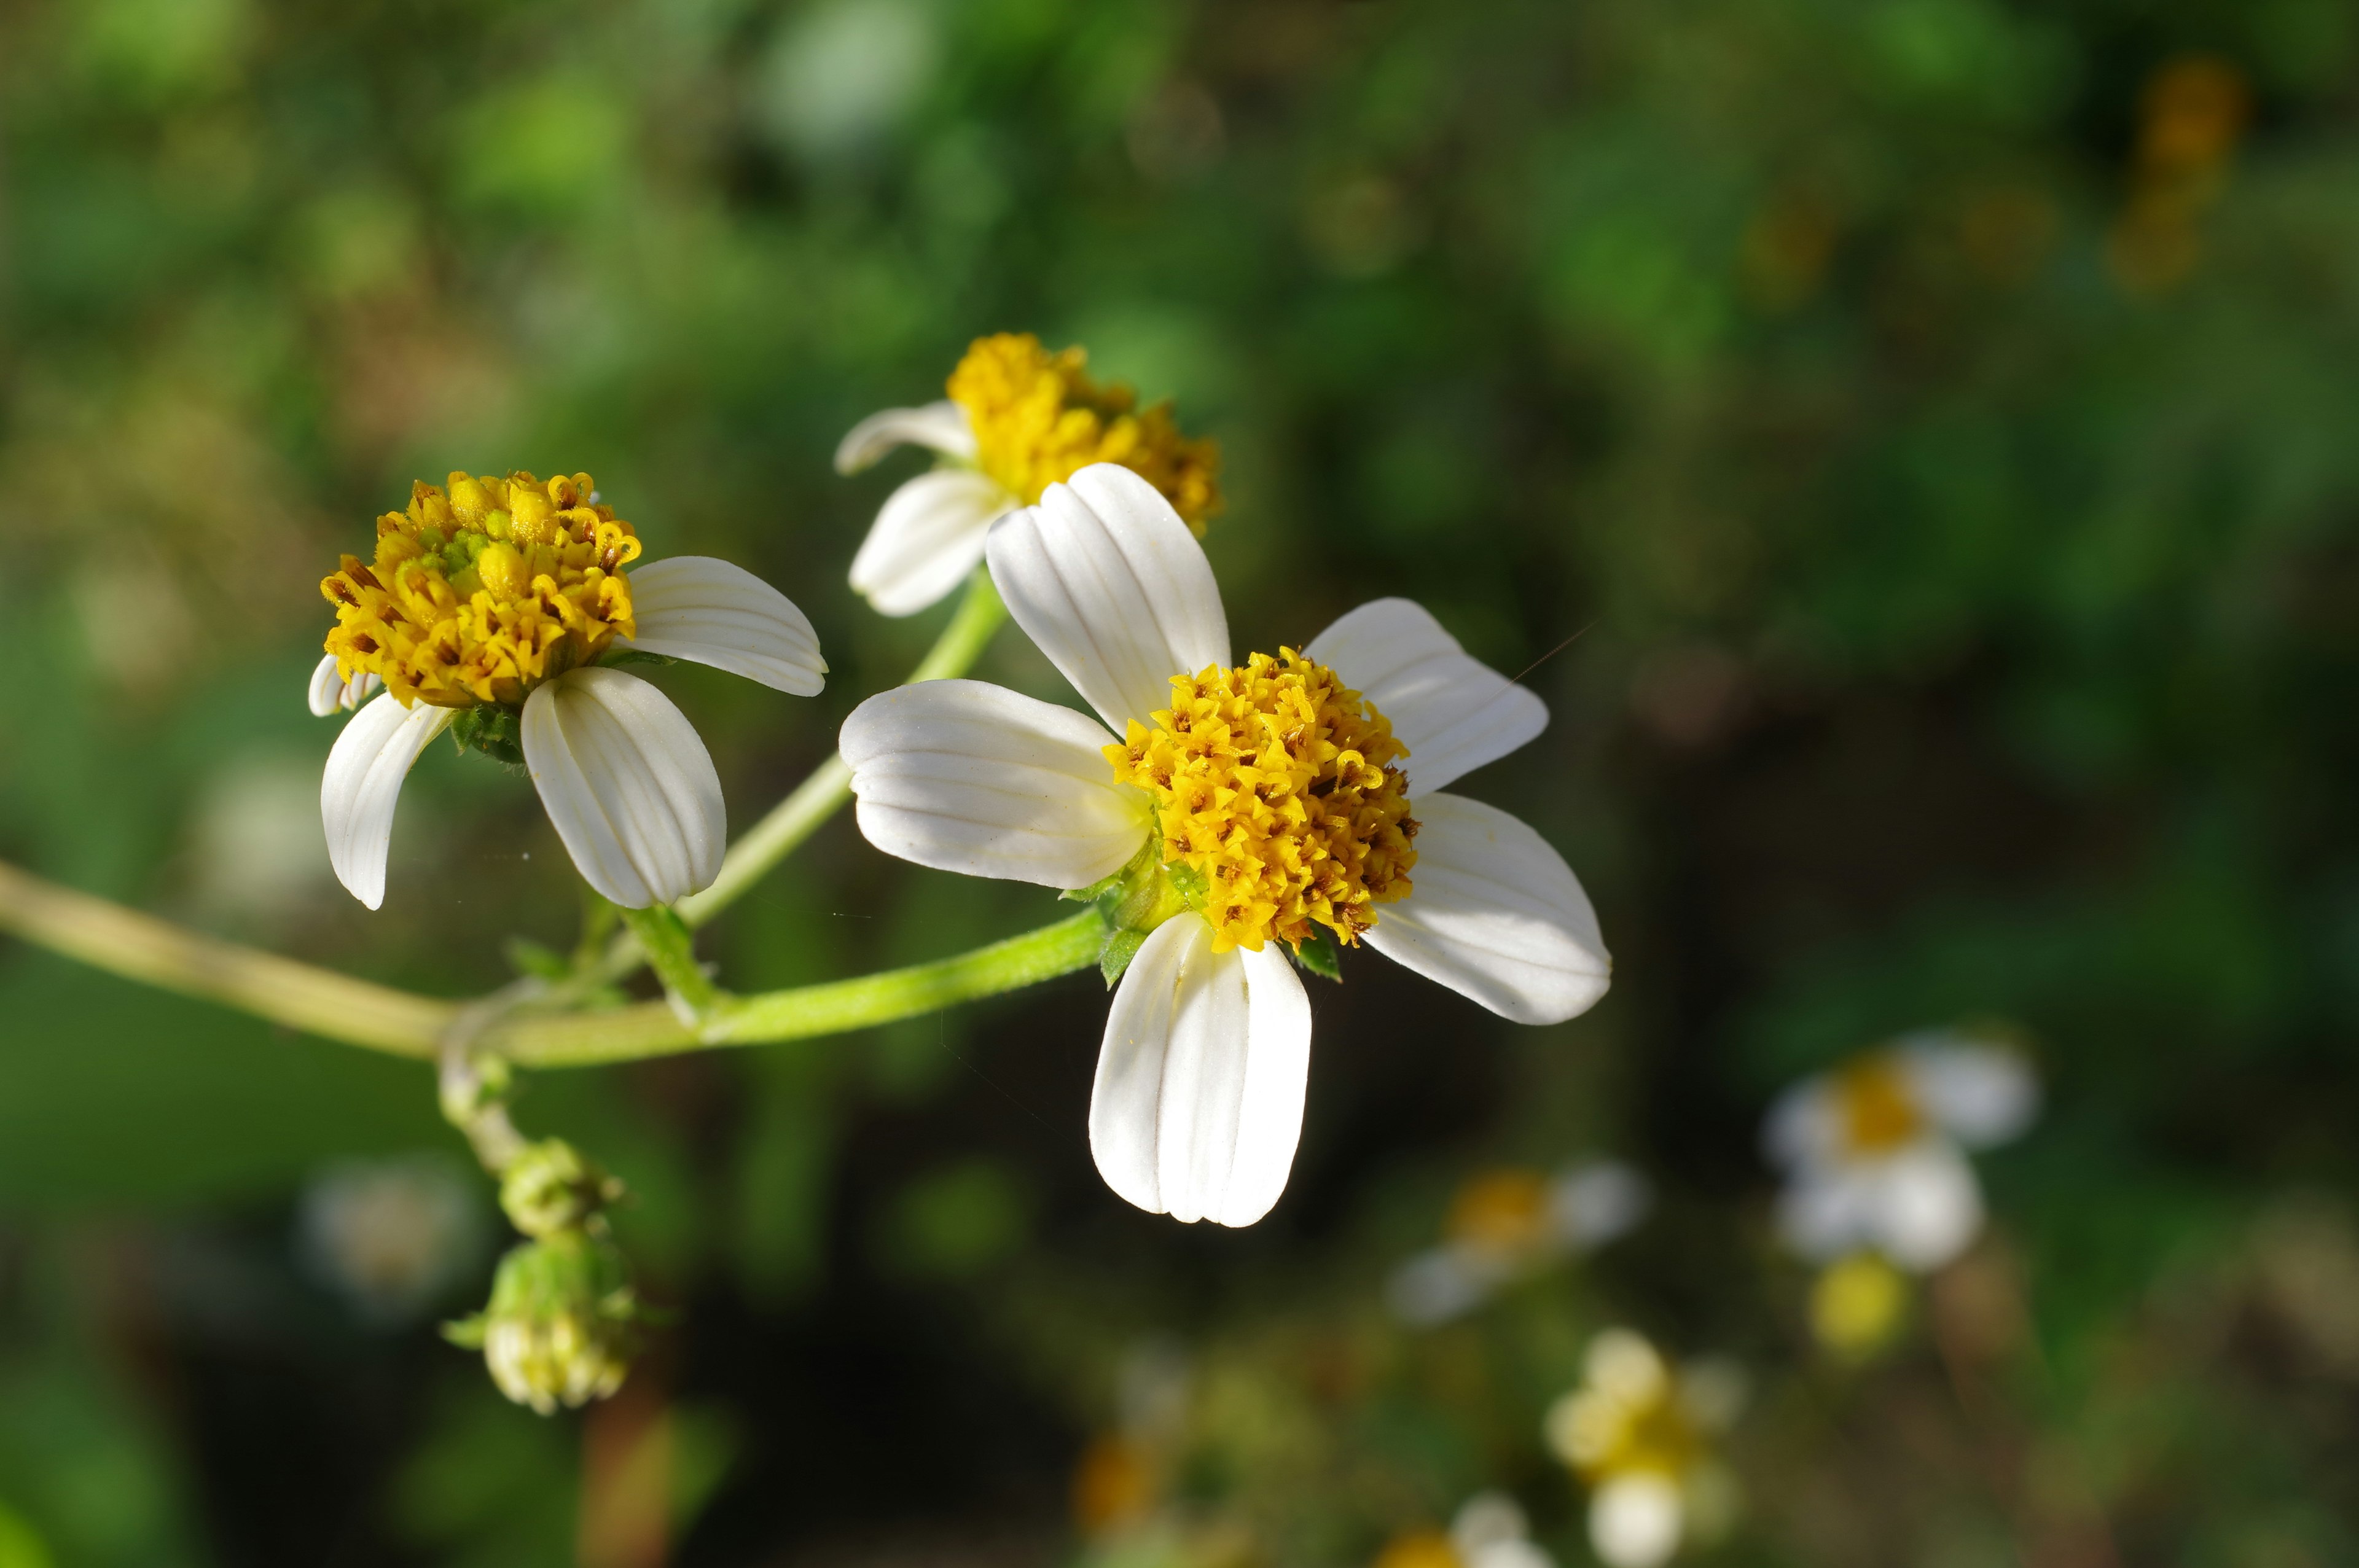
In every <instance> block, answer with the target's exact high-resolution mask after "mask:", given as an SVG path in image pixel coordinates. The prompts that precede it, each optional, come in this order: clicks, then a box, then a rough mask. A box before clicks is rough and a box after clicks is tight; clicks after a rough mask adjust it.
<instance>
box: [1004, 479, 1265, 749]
mask: <svg viewBox="0 0 2359 1568" xmlns="http://www.w3.org/2000/svg"><path fill="white" fill-rule="evenodd" d="M988 553H989V556H990V559H991V576H992V579H993V580H994V581H995V582H996V583H997V584H998V585H999V593H1000V597H1001V598H1003V599H1005V600H1007V609H1008V612H1009V613H1010V614H1012V615H1014V616H1015V617H1016V624H1017V625H1018V626H1021V627H1023V628H1024V632H1025V635H1027V636H1028V637H1030V638H1031V639H1032V641H1033V642H1035V643H1038V644H1039V647H1040V651H1041V652H1042V653H1044V654H1048V655H1049V663H1050V664H1053V665H1056V666H1057V668H1058V669H1059V670H1060V671H1062V672H1063V673H1064V676H1065V678H1066V679H1067V680H1069V681H1071V682H1072V683H1073V689H1074V690H1075V691H1078V692H1080V693H1081V694H1082V697H1084V698H1085V699H1087V701H1088V702H1089V705H1090V706H1091V707H1092V708H1096V709H1097V710H1098V713H1099V715H1100V716H1101V717H1103V719H1105V721H1106V722H1107V723H1108V724H1110V725H1112V726H1113V727H1114V733H1115V734H1117V735H1121V734H1123V733H1125V725H1126V724H1127V723H1128V722H1129V721H1130V720H1131V719H1138V720H1140V721H1141V722H1142V723H1143V722H1146V721H1147V718H1148V716H1149V715H1150V714H1152V713H1154V712H1155V710H1156V709H1158V708H1169V707H1170V706H1171V677H1172V676H1176V675H1194V674H1196V673H1198V672H1199V671H1201V670H1202V669H1203V668H1204V667H1205V666H1206V665H1226V664H1227V663H1228V662H1229V622H1228V615H1227V612H1226V611H1223V609H1222V608H1221V590H1220V588H1219V586H1218V585H1216V584H1215V583H1214V582H1213V581H1212V563H1211V562H1210V561H1208V560H1206V559H1205V558H1204V549H1203V546H1201V545H1199V544H1197V543H1196V535H1193V534H1190V532H1189V531H1188V524H1185V523H1182V522H1181V521H1180V514H1178V513H1177V512H1174V511H1172V510H1171V503H1169V502H1168V501H1166V500H1164V499H1163V495H1162V492H1159V491H1158V490H1157V489H1156V488H1155V487H1154V486H1153V485H1151V484H1149V483H1147V481H1145V480H1143V479H1141V478H1139V477H1138V475H1136V474H1135V473H1133V472H1131V471H1130V470H1128V469H1126V468H1123V467H1121V466H1120V465H1119V464H1115V463H1095V464H1093V465H1092V466H1090V467H1088V468H1085V469H1083V470H1082V471H1081V472H1079V473H1077V474H1075V475H1074V476H1073V477H1072V478H1071V480H1070V481H1067V482H1066V483H1064V484H1052V485H1050V486H1049V489H1048V491H1047V492H1046V493H1045V494H1043V495H1042V496H1041V497H1040V504H1039V505H1038V506H1029V507H1027V508H1025V509H1024V510H1023V511H1021V512H1018V513H1016V514H1013V515H1011V516H1008V517H1005V518H1002V519H1001V520H1000V521H999V523H998V524H996V525H995V526H994V527H993V529H992V530H991V540H990V545H989V552H988Z"/></svg>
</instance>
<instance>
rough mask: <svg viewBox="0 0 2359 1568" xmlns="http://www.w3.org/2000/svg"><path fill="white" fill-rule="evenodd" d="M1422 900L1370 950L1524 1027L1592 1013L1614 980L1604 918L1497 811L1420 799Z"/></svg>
mask: <svg viewBox="0 0 2359 1568" xmlns="http://www.w3.org/2000/svg"><path fill="white" fill-rule="evenodd" d="M1410 810H1411V811H1412V812H1413V813H1414V814H1415V815H1416V816H1417V819H1418V821H1419V824H1421V827H1420V829H1419V833H1418V836H1417V868H1416V870H1415V871H1411V872H1410V873H1409V875H1410V881H1412V882H1413V883H1414V891H1412V892H1410V893H1409V895H1408V898H1406V899H1404V900H1402V901H1401V902H1400V903H1387V904H1383V905H1380V906H1378V908H1377V912H1376V924H1375V929H1374V930H1372V931H1370V932H1369V933H1368V934H1367V936H1366V938H1365V940H1366V941H1367V944H1368V946H1371V947H1374V948H1375V950H1376V951H1377V952H1379V953H1382V954H1383V955H1384V956H1385V957H1387V958H1390V959H1392V960H1393V961H1394V962H1395V963H1397V964H1401V965H1405V966H1407V967H1408V968H1411V969H1414V970H1416V971H1417V972H1418V973H1419V974H1420V975H1423V976H1424V977H1425V978H1426V979H1430V980H1433V981H1435V982H1437V983H1439V984H1441V985H1445V986H1448V987H1449V988H1450V989H1451V990H1454V991H1456V992H1457V993H1458V994H1459V995H1461V996H1463V997H1466V998H1468V999H1469V1000H1473V1001H1477V1002H1480V1003H1482V1004H1483V1005H1484V1007H1487V1008H1489V1009H1490V1010H1491V1011H1493V1012H1495V1013H1497V1014H1498V1015H1499V1016H1500V1017H1502V1018H1508V1019H1513V1020H1514V1021H1515V1022H1517V1023H1561V1022H1564V1021H1565V1020H1566V1019H1568V1018H1571V1017H1573V1016H1575V1015H1577V1014H1579V1013H1582V1012H1585V1011H1588V1010H1589V1008H1590V1007H1591V1005H1592V1004H1593V1003H1594V1002H1595V1001H1596V1000H1597V999H1598V998H1599V997H1602V996H1603V995H1604V994H1605V988H1606V985H1607V984H1608V982H1609V981H1610V979H1612V975H1613V968H1614V961H1613V960H1612V959H1611V958H1609V957H1607V956H1606V953H1605V941H1604V938H1603V936H1601V935H1599V934H1598V930H1597V912H1596V911H1595V910H1593V909H1592V908H1591V907H1590V904H1589V895H1588V894H1587V893H1585V892H1582V891H1581V883H1580V881H1579V880H1578V879H1576V878H1575V877H1574V876H1573V874H1572V868H1571V867H1570V866H1568V865H1566V864H1565V863H1564V857H1563V856H1561V855H1560V854H1558V853H1557V852H1556V850H1555V849H1554V848H1553V847H1552V846H1551V845H1550V844H1549V841H1548V840H1547V839H1545V838H1541V837H1540V836H1539V835H1538V833H1535V832H1533V831H1532V830H1531V828H1530V827H1527V826H1526V825H1525V824H1524V823H1522V822H1520V821H1518V820H1517V818H1515V817H1513V816H1508V815H1507V814H1506V812H1504V811H1501V810H1500V809H1499V808H1498V807H1497V806H1485V805H1484V804H1483V803H1482V802H1481V801H1478V800H1468V799H1466V798H1465V797H1464V796H1462V795H1419V796H1417V797H1416V798H1415V799H1414V800H1413V801H1412V802H1411V804H1410Z"/></svg>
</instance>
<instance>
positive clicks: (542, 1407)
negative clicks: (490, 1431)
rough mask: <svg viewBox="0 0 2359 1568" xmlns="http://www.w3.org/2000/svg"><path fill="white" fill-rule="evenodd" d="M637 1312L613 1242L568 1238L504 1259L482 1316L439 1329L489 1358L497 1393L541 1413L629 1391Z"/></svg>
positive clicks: (531, 1245)
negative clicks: (626, 1384)
mask: <svg viewBox="0 0 2359 1568" xmlns="http://www.w3.org/2000/svg"><path fill="white" fill-rule="evenodd" d="M638 1315H639V1314H638V1304H637V1302H636V1298H635V1296H634V1295H633V1293H632V1291H631V1286H630V1282H629V1275H628V1271H627V1270H626V1268H625V1264H624V1262H623V1254H622V1252H621V1250H620V1249H617V1248H616V1247H615V1246H614V1243H613V1242H611V1241H607V1240H604V1239H603V1238H597V1237H592V1236H588V1235H584V1234H583V1233H582V1232H580V1231H568V1232H565V1233H563V1234H561V1235H558V1236H552V1237H550V1238H548V1239H546V1240H541V1241H527V1242H526V1243H525V1244H524V1245H522V1246H520V1247H517V1248H516V1249H513V1250H512V1251H510V1252H509V1253H508V1255H507V1256H506V1257H505V1258H503V1259H501V1260H500V1267H499V1272H498V1274H497V1275H496V1276H495V1278H494V1280H493V1281H492V1303H491V1305H490V1306H489V1307H487V1308H486V1309H485V1310H484V1311H483V1312H481V1313H479V1314H476V1315H475V1316H473V1317H472V1318H469V1319H467V1320H466V1321H465V1322H463V1323H455V1324H452V1325H450V1326H448V1327H447V1328H445V1329H444V1330H443V1336H444V1337H446V1338H448V1339H449V1340H450V1341H451V1343H453V1344H455V1345H463V1346H468V1347H469V1348H471V1349H480V1350H482V1351H483V1353H484V1366H485V1367H486V1368H488V1369H489V1370H490V1372H491V1374H492V1381H493V1382H495V1383H496V1384H498V1385H499V1389H500V1392H502V1393H504V1394H506V1396H507V1397H508V1398H509V1399H511V1400H515V1401H516V1403H518V1404H520V1405H528V1406H530V1407H531V1408H532V1409H533V1410H534V1411H538V1413H539V1414H542V1415H549V1414H553V1413H554V1412H555V1411H556V1410H557V1407H558V1406H560V1405H565V1406H567V1407H569V1408H579V1407H580V1406H582V1405H586V1404H588V1403H589V1402H590V1401H591V1400H603V1399H604V1398H606V1397H607V1396H608V1395H610V1394H612V1393H614V1391H615V1390H617V1389H620V1388H621V1387H622V1386H623V1379H625V1377H626V1376H628V1375H629V1373H630V1369H631V1357H632V1355H633V1353H634V1352H635V1351H636V1348H637V1342H638Z"/></svg>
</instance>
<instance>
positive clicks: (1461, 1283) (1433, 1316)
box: [1385, 1247, 1492, 1328]
mask: <svg viewBox="0 0 2359 1568" xmlns="http://www.w3.org/2000/svg"><path fill="white" fill-rule="evenodd" d="M1491 1286H1492V1279H1491V1276H1490V1275H1489V1274H1487V1273H1485V1272H1484V1271H1481V1270H1479V1269H1472V1268H1469V1267H1467V1266H1466V1260H1465V1259H1463V1258H1462V1257H1461V1256H1460V1255H1459V1252H1458V1250H1457V1249H1455V1248H1450V1247H1434V1248H1429V1249H1426V1250H1425V1251H1423V1252H1419V1253H1418V1254H1417V1255H1416V1256H1414V1257H1412V1258H1410V1259H1409V1260H1408V1261H1407V1262H1405V1263H1403V1264H1402V1265H1401V1266H1400V1267H1399V1268H1397V1269H1395V1270H1394V1271H1393V1273H1392V1278H1391V1279H1390V1280H1389V1281H1386V1285H1385V1300H1386V1301H1387V1302H1388V1303H1391V1305H1392V1309H1393V1315H1394V1316H1395V1317H1397V1318H1399V1319H1400V1320H1401V1321H1402V1322H1403V1323H1406V1324H1408V1325H1411V1326H1412V1327H1416V1328H1431V1327H1433V1326H1434V1325H1437V1324H1443V1323H1448V1322H1449V1321H1450V1320H1451V1318H1454V1317H1460V1316H1463V1315H1464V1314H1466V1313H1468V1312H1471V1311H1473V1309H1474V1308H1475V1307H1478V1306H1480V1305H1482V1304H1483V1302H1484V1298H1486V1297H1487V1296H1489V1295H1490V1293H1491Z"/></svg>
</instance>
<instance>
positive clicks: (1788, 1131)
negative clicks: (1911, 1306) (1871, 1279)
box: [1763, 1030, 2039, 1272]
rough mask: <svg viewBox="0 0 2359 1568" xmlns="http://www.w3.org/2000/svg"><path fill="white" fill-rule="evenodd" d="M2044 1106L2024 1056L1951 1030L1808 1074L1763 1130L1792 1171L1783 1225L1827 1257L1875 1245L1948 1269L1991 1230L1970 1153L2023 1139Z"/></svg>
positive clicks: (1927, 1267)
mask: <svg viewBox="0 0 2359 1568" xmlns="http://www.w3.org/2000/svg"><path fill="white" fill-rule="evenodd" d="M2038 1108H2039V1087H2038V1083H2037V1082H2036V1081H2035V1080H2034V1079H2033V1077H2032V1076H2031V1069H2030V1066H2029V1065H2028V1064H2027V1062H2026V1061H2025V1060H2024V1058H2023V1057H2022V1055H2021V1054H2019V1053H2017V1052H2016V1051H2015V1050H2013V1049H2011V1048H2010V1047H2008V1046H2006V1045H2002V1044H1995V1043H1993V1042H1990V1041H1987V1040H1982V1039H1977V1038H1975V1037H1973V1036H1972V1035H1969V1034H1964V1033H1957V1032H1952V1031H1946V1030H1929V1031H1923V1032H1920V1033H1915V1034H1909V1035H1905V1036H1903V1037H1902V1038H1900V1039H1899V1040H1897V1041H1896V1042H1894V1044H1892V1045H1890V1046H1889V1047H1887V1048H1885V1049H1883V1050H1879V1051H1875V1052H1871V1053H1869V1054H1866V1055H1864V1056H1861V1057H1859V1058H1857V1059H1856V1060H1854V1061H1853V1062H1851V1063H1850V1064H1848V1065H1845V1066H1843V1067H1841V1068H1838V1069H1836V1070H1834V1071H1832V1072H1827V1073H1821V1074H1818V1075H1816V1076H1811V1077H1809V1078H1806V1079H1804V1080H1802V1081H1801V1082H1800V1083H1798V1084H1796V1085H1794V1086H1793V1087H1790V1088H1788V1089H1787V1090H1786V1092H1785V1093H1784V1094H1783V1095H1781V1096H1780V1097H1778V1099H1777V1103H1776V1104H1775V1105H1773V1106H1771V1107H1770V1110H1769V1116H1768V1119H1767V1123H1766V1125H1765V1127H1764V1129H1763V1143H1764V1146H1765V1148H1766V1149H1767V1153H1768V1156H1769V1158H1770V1160H1771V1161H1772V1162H1775V1163H1776V1164H1777V1165H1778V1166H1779V1167H1781V1168H1782V1169H1783V1170H1784V1171H1785V1173H1786V1186H1785V1190H1784V1191H1783V1192H1782V1193H1781V1194H1780V1195H1779V1199H1778V1208H1777V1217H1778V1224H1779V1227H1780V1228H1781V1229H1782V1230H1783V1232H1784V1233H1785V1236H1786V1239H1787V1240H1788V1243H1789V1244H1790V1245H1791V1246H1793V1248H1794V1249H1796V1250H1797V1251H1799V1252H1800V1253H1802V1254H1803V1255H1804V1256H1805V1257H1808V1258H1810V1259H1813V1260H1818V1261H1821V1262H1824V1261H1830V1260H1834V1259H1837V1258H1841V1257H1843V1256H1844V1255H1846V1254H1849V1253H1851V1252H1853V1251H1855V1250H1858V1249H1863V1248H1865V1249H1875V1250H1876V1251H1879V1252H1881V1253H1883V1254H1884V1255H1885V1256H1886V1257H1887V1258H1889V1259H1890V1260H1892V1261H1893V1262H1895V1263H1897V1264H1898V1265H1900V1266H1901V1267H1902V1268H1905V1269H1910V1270H1914V1271H1919V1272H1925V1271H1931V1270H1934V1269H1938V1268H1940V1267H1941V1266H1942V1265H1943V1264H1945V1263H1947V1262H1949V1261H1950V1260H1951V1259H1953V1258H1955V1257H1957V1256H1958V1254H1959V1253H1961V1252H1962V1251H1964V1250H1965V1249H1966V1247H1967V1246H1968V1245H1969V1244H1970V1243H1972V1242H1973V1238H1974V1236H1975V1233H1976V1232H1978V1231H1979V1230H1980V1229H1981V1228H1982V1221H1983V1199H1982V1186H1981V1184H1980V1183H1979V1182H1977V1181H1976V1180H1975V1177H1974V1171H1973V1165H1972V1164H1970V1163H1969V1162H1967V1159H1966V1155H1965V1151H1966V1150H1968V1149H1980V1148H1985V1147H1988V1146H1990V1145H1992V1144H1996V1143H2003V1142H2005V1141H2007V1140H2008V1139H2010V1138H2014V1137H2016V1136H2017V1134H2019V1133H2021V1132H2022V1131H2023V1130H2024V1129H2026V1128H2027V1127H2028V1126H2029V1125H2030V1124H2031V1120H2032V1118H2033V1117H2034V1116H2035V1115H2037V1114H2038Z"/></svg>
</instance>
